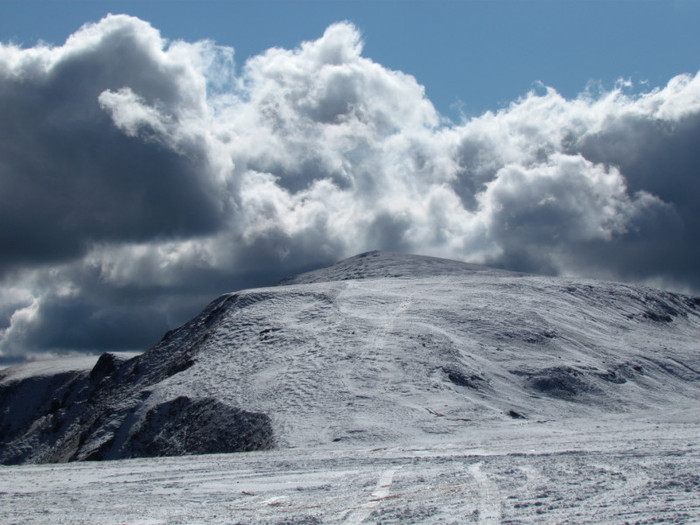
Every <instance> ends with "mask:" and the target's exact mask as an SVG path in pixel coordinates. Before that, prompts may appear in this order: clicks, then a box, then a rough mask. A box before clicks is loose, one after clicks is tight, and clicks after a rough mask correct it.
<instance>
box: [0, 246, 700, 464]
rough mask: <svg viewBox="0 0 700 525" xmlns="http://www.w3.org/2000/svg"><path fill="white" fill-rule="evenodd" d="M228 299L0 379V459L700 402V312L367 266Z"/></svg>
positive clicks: (218, 444) (415, 259)
mask: <svg viewBox="0 0 700 525" xmlns="http://www.w3.org/2000/svg"><path fill="white" fill-rule="evenodd" d="M283 284H284V285H282V286H277V287H272V288H261V289H255V290H246V291H241V292H237V293H232V294H226V295H223V296H221V297H219V298H218V299H216V300H215V301H213V302H212V303H211V304H210V305H209V306H207V307H206V308H205V309H204V311H203V312H202V313H201V314H200V315H198V316H197V317H196V318H194V319H193V320H192V321H190V322H188V323H187V324H185V325H183V326H182V327H180V328H178V329H176V330H173V331H171V332H169V333H167V334H166V335H165V336H164V337H163V339H162V340H161V341H160V342H159V343H158V344H156V345H155V346H154V347H153V348H151V349H150V350H148V351H147V352H145V353H143V354H141V355H139V356H137V357H133V358H131V359H123V358H121V357H120V356H117V355H114V354H104V355H103V356H101V357H100V359H99V360H98V361H97V363H96V364H95V365H94V366H93V367H92V369H89V368H87V369H82V370H80V369H76V370H70V371H65V370H64V371H60V372H57V373H54V374H51V373H43V374H41V375H32V374H22V373H20V372H21V370H20V371H19V372H18V370H13V369H8V370H5V371H2V372H0V462H2V463H5V464H12V463H23V462H34V463H36V462H63V461H75V460H103V459H119V458H129V457H140V456H169V455H183V454H203V453H220V452H238V451H250V450H265V449H269V448H271V447H300V446H317V445H326V446H332V445H333V443H337V442H343V443H348V442H349V443H358V444H363V445H366V444H379V443H389V442H397V441H406V440H414V439H419V438H421V436H426V435H431V436H434V435H435V434H439V435H445V436H447V437H449V436H451V435H456V434H458V433H460V432H468V431H469V428H470V426H472V425H489V424H496V423H503V422H508V421H510V422H513V421H515V420H518V421H519V422H520V423H519V424H526V423H527V422H536V421H538V420H543V419H547V420H552V419H555V420H557V419H558V420H563V419H566V418H570V417H578V416H595V415H596V414H602V413H615V412H631V411H639V410H646V409H651V408H658V407H664V406H674V407H675V406H697V403H698V400H699V399H700V343H698V341H700V299H698V298H692V297H688V296H684V295H680V294H673V293H669V292H663V291H659V290H653V289H649V288H644V287H639V286H631V285H625V284H618V283H605V282H596V281H589V280H576V279H557V278H550V277H539V276H529V275H523V274H516V273H511V272H505V271H499V270H493V269H489V268H485V267H481V266H475V265H469V264H464V263H460V262H455V261H448V260H444V259H436V258H429V257H420V256H410V255H396V254H387V253H379V252H371V253H368V254H363V255H360V256H357V257H353V258H351V259H348V260H345V261H341V262H340V263H338V264H337V265H335V266H333V267H330V268H326V269H322V270H318V271H315V272H310V273H308V274H303V275H300V276H298V277H296V278H294V279H290V280H287V281H286V282H285V283H283Z"/></svg>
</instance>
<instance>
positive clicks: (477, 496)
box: [0, 407, 700, 525]
mask: <svg viewBox="0 0 700 525" xmlns="http://www.w3.org/2000/svg"><path fill="white" fill-rule="evenodd" d="M698 436H700V415H699V414H698V410H697V409H696V408H693V407H689V408H686V409H678V410H675V411H666V412H665V413H663V414H662V413H658V412H654V413H651V412H649V413H645V414H638V415H637V416H635V417H624V418H618V417H615V418H606V419H604V420H598V421H593V420H590V419H575V420H569V421H568V422H567V424H566V425H562V424H560V423H557V422H544V423H536V422H525V421H512V422H509V423H499V424H493V425H487V426H479V425H475V427H474V428H472V429H470V430H469V431H468V432H465V433H464V435H463V436H462V438H461V439H459V440H450V441H444V440H441V439H435V440H432V441H430V442H423V443H412V444H407V445H404V446H400V445H397V446H391V447H373V448H358V447H338V446H335V447H318V448H304V449H287V450H275V451H266V452H249V453H244V454H227V455H207V456H185V457H178V458H153V459H136V460H122V461H113V462H102V463H70V464H61V465H27V466H19V467H0V508H1V509H2V523H3V524H8V525H9V524H19V523H34V524H47V525H48V524H51V525H55V524H61V523H70V524H82V523H84V524H92V523H101V524H115V525H116V524H132V525H136V524H143V525H146V524H149V525H155V524H224V523H226V524H232V523H261V524H299V525H301V524H316V523H338V524H346V525H350V524H355V525H356V524H360V523H397V524H398V523H401V524H404V523H455V524H462V523H481V524H491V523H596V524H600V523H700V442H699V439H698Z"/></svg>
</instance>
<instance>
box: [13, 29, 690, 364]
mask: <svg viewBox="0 0 700 525" xmlns="http://www.w3.org/2000/svg"><path fill="white" fill-rule="evenodd" d="M475 81H478V80H475ZM624 90H625V87H624V86H623V85H622V84H621V85H620V86H618V88H616V90H614V91H612V92H610V93H602V94H599V95H593V94H592V93H591V92H587V93H583V94H582V95H581V96H580V97H578V98H577V99H575V100H567V99H565V98H563V97H562V96H560V95H559V94H558V93H557V92H556V91H555V90H554V89H552V88H547V87H544V88H543V89H541V90H538V92H537V93H535V92H532V93H529V94H526V95H525V96H524V97H523V98H521V99H520V100H518V101H515V102H513V103H512V104H511V105H510V106H509V107H508V108H505V109H503V110H501V111H499V112H498V113H495V114H494V113H486V114H485V115H482V116H481V117H478V118H474V119H471V120H468V121H464V122H462V123H458V124H453V123H450V122H448V121H446V120H445V119H443V118H442V117H441V116H440V115H439V114H438V113H437V112H436V111H435V109H434V107H433V106H432V104H431V103H430V101H429V100H428V99H427V98H426V96H425V91H424V89H423V87H422V86H420V85H419V84H418V83H417V82H416V80H415V79H414V78H413V77H411V76H410V75H407V74H404V73H402V72H397V71H391V70H388V69H386V68H384V67H382V66H381V65H380V64H377V63H375V62H373V61H372V60H371V59H369V58H366V57H363V56H362V40H361V37H360V34H359V32H358V31H357V29H356V28H354V27H353V26H352V25H350V24H348V23H340V24H335V25H332V26H330V27H329V28H328V29H327V30H326V31H325V33H324V34H323V36H322V37H321V38H319V39H318V40H315V41H310V42H306V43H304V44H302V45H301V46H299V47H298V48H296V49H293V50H285V49H279V48H273V49H270V50H268V51H267V52H265V53H263V54H261V55H259V56H256V57H253V58H252V59H250V60H249V61H248V62H246V63H245V64H244V65H243V66H242V68H241V70H240V74H237V73H236V70H235V68H234V62H233V50H232V49H230V48H225V47H221V46H216V45H215V44H214V43H213V42H207V41H205V42H199V43H186V42H167V41H165V40H164V39H162V38H161V36H160V34H159V33H158V31H157V30H156V29H154V28H153V27H151V26H150V25H149V24H147V23H145V22H143V21H140V20H138V19H135V18H131V17H126V16H110V17H107V18H105V19H104V20H102V21H100V22H99V23H97V24H92V25H88V26H85V27H83V28H82V29H80V30H79V31H78V32H76V33H75V34H74V35H73V36H72V37H71V38H69V39H68V41H67V42H66V44H65V45H63V46H60V47H54V48H48V47H37V48H33V49H19V48H17V47H12V46H2V47H0V121H2V122H3V123H4V124H3V127H2V129H0V167H2V171H0V177H2V185H0V254H1V255H0V272H1V273H0V275H4V276H5V280H6V281H7V282H9V281H10V280H13V282H14V284H15V287H16V288H18V289H23V290H25V292H24V293H25V299H26V296H27V294H28V296H31V297H32V298H33V299H32V301H31V305H30V303H28V302H27V301H26V300H23V301H19V302H18V301H16V300H14V299H11V298H9V296H7V297H6V296H0V302H1V303H2V304H1V305H0V311H2V312H5V314H4V315H6V321H5V323H4V325H2V326H4V328H3V330H4V332H3V334H2V336H0V337H1V339H0V349H1V351H2V352H4V353H5V354H6V355H9V354H19V353H22V352H32V351H33V352H41V351H46V350H47V349H50V350H52V351H58V350H61V349H66V350H67V349H88V348H94V349H102V348H109V347H110V344H111V345H112V346H114V347H125V346H129V345H136V346H138V345H145V344H147V342H149V341H152V340H154V339H155V338H157V337H158V335H159V331H160V330H161V329H162V328H163V327H164V326H167V325H168V324H171V323H173V322H179V321H183V320H184V319H185V318H186V317H187V316H188V315H191V314H192V313H194V312H195V310H196V308H197V307H199V306H202V304H203V302H205V301H206V299H208V298H210V297H212V296H214V295H216V294H217V293H220V292H223V291H226V290H228V289H230V288H232V287H240V286H246V285H252V284H265V283H269V282H272V281H274V280H275V279H277V278H280V277H283V276H285V275H287V274H289V273H292V272H294V271H296V270H298V269H301V268H308V267H311V266H314V265H319V264H325V263H329V262H332V261H333V260H335V259H338V258H341V257H343V256H348V255H352V254H353V253H357V252H359V251H363V250H366V249H377V248H378V249H394V250H405V251H413V252H419V253H431V254H436V255H442V256H448V257H454V258H459V259H464V260H470V261H475V262H484V263H488V264H495V265H500V266H506V267H509V268H513V269H520V270H532V271H544V272H551V273H574V274H580V275H605V276H606V277H615V278H622V279H636V280H649V281H652V280H654V282H665V283H667V284H672V285H674V286H685V287H688V288H691V289H693V288H694V289H696V290H697V289H700V272H699V271H698V270H697V268H696V265H695V264H692V263H691V262H689V261H693V260H697V257H698V255H700V253H698V251H699V250H700V248H698V246H697V241H696V240H697V238H700V214H699V213H698V212H697V210H696V205H695V199H694V195H697V194H698V191H699V190H700V179H699V178H698V177H697V166H698V165H700V153H698V150H697V147H696V146H697V140H698V137H699V136H700V75H695V76H691V75H681V76H679V77H676V78H674V79H671V80H670V82H669V84H668V85H667V86H666V87H663V88H658V89H655V90H653V91H651V92H649V93H647V94H643V95H640V96H634V97H633V96H629V95H625V92H624ZM660 251H662V252H663V253H664V254H665V256H664V257H660V256H659V255H658V253H659V252H660ZM17 272H20V274H21V275H22V276H23V277H22V279H20V280H17V279H16V276H17V275H19V274H18V273H17ZM22 287H24V288H22ZM36 290H38V292H36ZM67 290H69V291H70V293H66V291H67ZM30 314H31V315H30ZM80 316H82V317H80ZM69 318H70V319H71V322H72V323H74V327H73V328H72V329H71V330H70V331H68V330H65V329H61V328H57V326H59V325H60V323H59V320H66V319H69ZM120 322H123V323H131V324H132V325H134V326H137V328H136V329H134V330H132V332H133V333H134V334H137V335H138V337H137V336H136V335H135V336H134V337H121V336H118V335H116V336H115V334H118V333H119V323H120ZM149 327H151V328H149ZM20 328H21V330H20ZM20 333H21V337H20V336H19V335H18V334H20ZM110 341H112V342H111V343H110ZM115 341H116V342H115Z"/></svg>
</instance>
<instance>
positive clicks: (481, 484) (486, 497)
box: [469, 462, 501, 525]
mask: <svg viewBox="0 0 700 525" xmlns="http://www.w3.org/2000/svg"><path fill="white" fill-rule="evenodd" d="M469 474H471V476H472V477H473V478H474V481H476V485H477V492H478V494H479V503H478V506H477V508H478V509H479V523H480V524H481V525H495V524H499V523H501V493H500V491H499V490H498V487H497V486H496V484H495V483H493V482H492V481H491V480H490V479H489V478H488V477H487V476H486V474H484V473H483V472H481V462H479V463H474V464H473V465H471V466H470V467H469Z"/></svg>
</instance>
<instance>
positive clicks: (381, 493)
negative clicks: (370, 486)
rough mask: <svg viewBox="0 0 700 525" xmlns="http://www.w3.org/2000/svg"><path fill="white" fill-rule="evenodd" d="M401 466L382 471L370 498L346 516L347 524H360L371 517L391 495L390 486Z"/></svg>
mask: <svg viewBox="0 0 700 525" xmlns="http://www.w3.org/2000/svg"><path fill="white" fill-rule="evenodd" d="M399 468H401V467H397V468H391V469H387V470H385V471H384V472H382V475H381V476H380V477H379V481H377V486H376V487H374V491H373V492H372V494H371V495H370V497H369V499H368V500H367V501H366V502H365V504H364V505H362V506H361V507H360V508H358V509H357V510H355V512H353V513H352V514H350V516H348V517H347V518H346V520H345V525H360V523H362V522H363V521H365V520H366V519H367V518H369V516H370V515H371V514H372V511H373V510H374V509H375V508H376V507H378V506H379V503H380V502H381V501H382V500H383V499H386V498H387V497H388V496H389V487H391V483H392V482H393V481H394V474H395V473H396V471H397V470H398V469H399Z"/></svg>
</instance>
